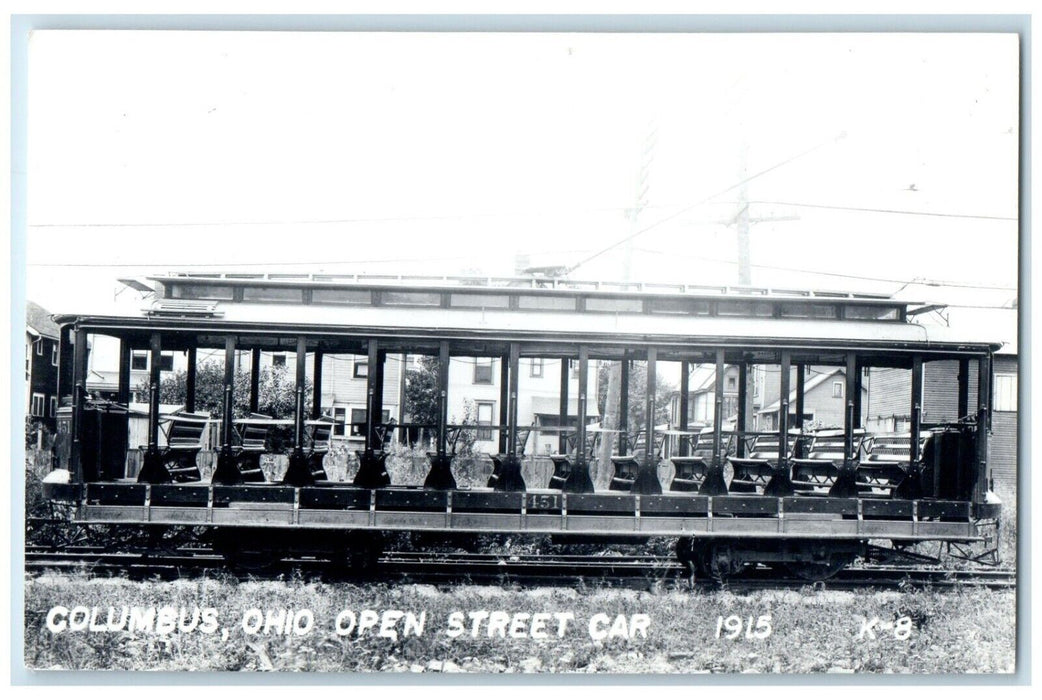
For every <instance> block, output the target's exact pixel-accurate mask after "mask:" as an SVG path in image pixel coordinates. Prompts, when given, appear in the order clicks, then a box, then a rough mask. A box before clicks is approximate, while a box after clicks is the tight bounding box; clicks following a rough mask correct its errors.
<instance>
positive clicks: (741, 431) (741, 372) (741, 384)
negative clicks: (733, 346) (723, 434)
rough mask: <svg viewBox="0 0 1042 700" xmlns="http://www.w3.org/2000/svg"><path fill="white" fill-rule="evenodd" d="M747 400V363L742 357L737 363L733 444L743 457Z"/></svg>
mask: <svg viewBox="0 0 1042 700" xmlns="http://www.w3.org/2000/svg"><path fill="white" fill-rule="evenodd" d="M748 400H749V365H748V363H746V362H745V360H744V359H742V360H741V361H740V362H739V363H738V416H737V420H736V425H735V432H737V433H738V434H737V435H736V436H735V439H736V440H737V445H735V447H736V449H737V452H738V456H739V457H745V433H746V429H747V427H748V421H749V417H748V415H747V413H746V409H747V408H748V407H747V406H746V404H747V403H748Z"/></svg>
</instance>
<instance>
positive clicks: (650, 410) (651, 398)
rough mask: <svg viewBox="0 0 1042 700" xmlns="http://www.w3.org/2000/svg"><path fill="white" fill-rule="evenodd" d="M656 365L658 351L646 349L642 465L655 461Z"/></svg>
mask: <svg viewBox="0 0 1042 700" xmlns="http://www.w3.org/2000/svg"><path fill="white" fill-rule="evenodd" d="M657 365H658V350H657V349H656V348H648V368H647V377H648V381H647V383H646V385H645V388H644V434H645V435H646V436H647V439H646V440H645V441H644V463H645V464H650V463H651V461H652V460H654V459H655V380H656V377H655V374H656V369H657V367H656V366H657Z"/></svg>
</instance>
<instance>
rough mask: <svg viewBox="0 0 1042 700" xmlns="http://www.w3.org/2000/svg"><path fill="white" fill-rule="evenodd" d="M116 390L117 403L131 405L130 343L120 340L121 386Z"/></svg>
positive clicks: (124, 339)
mask: <svg viewBox="0 0 1042 700" xmlns="http://www.w3.org/2000/svg"><path fill="white" fill-rule="evenodd" d="M117 386H118V388H117V389H116V403H121V404H123V405H126V404H128V403H130V341H128V340H127V339H126V338H120V339H119V384H118V385H117ZM188 410H194V409H188Z"/></svg>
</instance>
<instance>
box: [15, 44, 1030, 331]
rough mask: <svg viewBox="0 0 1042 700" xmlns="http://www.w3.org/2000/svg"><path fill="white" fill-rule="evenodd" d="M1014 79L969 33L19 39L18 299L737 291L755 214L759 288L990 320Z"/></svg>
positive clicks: (1005, 287)
mask: <svg viewBox="0 0 1042 700" xmlns="http://www.w3.org/2000/svg"><path fill="white" fill-rule="evenodd" d="M1017 61H1018V47H1017V39H1016V37H1015V36H1013V35H988V34H957V35H956V34H853V33H850V34H815V35H809V34H748V35H743V34H728V35H724V34H718V35H713V34H665V35H663V34H658V35H640V34H426V33H409V34H405V33H399V34H395V33H335V32H329V33H306V34H299V33H276V32H242V33H235V32H156V31H153V32H135V31H120V32H94V31H76V32H72V31H44V32H37V33H35V34H34V35H33V37H32V38H31V40H30V46H29V110H28V111H29V123H28V176H27V177H28V180H27V182H28V207H27V220H28V230H27V231H26V237H27V256H28V265H29V267H28V275H27V287H28V289H27V293H28V297H29V298H30V299H33V300H35V301H37V302H39V303H41V304H42V305H44V306H45V307H47V308H48V309H50V310H51V311H53V312H63V313H66V312H68V313H71V312H81V311H98V310H108V309H109V308H110V307H112V306H113V305H114V304H124V305H125V304H133V303H137V299H136V297H135V295H134V294H133V293H131V292H124V293H119V294H117V292H119V290H120V286H119V285H118V284H117V283H116V282H115V278H116V277H130V276H136V277H142V276H145V275H148V274H151V273H157V272H166V271H170V270H186V269H193V270H198V271H201V270H213V271H225V270H249V271H255V272H319V271H322V272H346V273H355V272H357V273H388V272H391V273H396V274H460V273H473V274H482V275H509V274H512V273H513V272H514V270H515V268H516V266H517V264H518V262H519V260H520V261H525V262H527V264H529V265H554V266H563V267H568V268H574V269H573V270H572V272H571V273H570V276H571V277H572V278H574V279H601V280H621V279H631V280H634V281H656V282H658V281H677V282H686V283H688V284H712V285H724V284H736V283H737V282H738V269H737V263H736V259H737V236H736V226H735V225H734V221H735V218H736V217H737V215H738V212H739V211H740V210H741V209H743V207H745V206H748V214H749V216H750V218H751V220H752V221H753V223H752V224H751V225H750V247H751V261H752V269H751V273H752V282H753V284H755V285H760V286H776V287H788V288H792V287H796V288H811V289H842V290H848V291H871V292H879V293H888V294H889V293H896V294H897V295H898V296H900V297H902V298H906V299H911V300H915V301H943V302H947V303H952V304H962V305H967V306H1001V305H1008V304H1009V303H1010V302H1011V301H1012V300H1013V299H1015V298H1016V295H1017V289H1016V287H1017V284H1016V280H1017V278H1016V274H1017V232H1018V229H1017V220H1016V217H1017V176H1018V174H1017V163H1018V157H1019V156H1018V150H1017V149H1018V139H1019V123H1018V80H1019V76H1018V63H1017ZM626 238H630V239H631V240H630V241H629V242H628V243H620V242H621V241H623V239H626ZM939 283H949V284H939ZM138 305H140V304H139V303H138Z"/></svg>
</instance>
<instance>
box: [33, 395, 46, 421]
mask: <svg viewBox="0 0 1042 700" xmlns="http://www.w3.org/2000/svg"><path fill="white" fill-rule="evenodd" d="M45 400H46V397H45V396H44V395H43V394H35V393H34V394H33V405H32V409H31V411H30V412H31V413H32V414H33V415H34V416H36V417H38V418H43V409H44V402H45Z"/></svg>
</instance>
